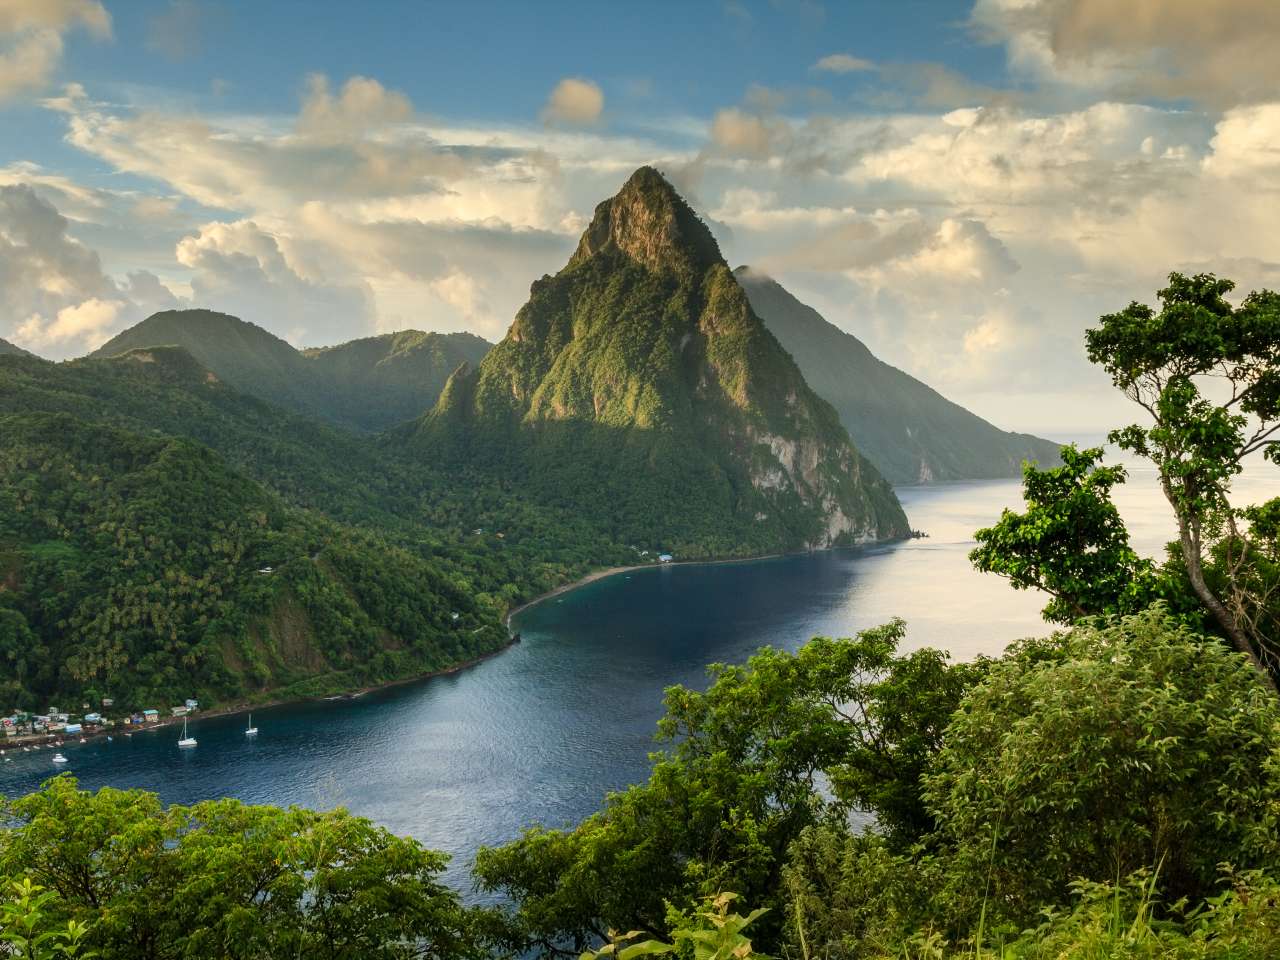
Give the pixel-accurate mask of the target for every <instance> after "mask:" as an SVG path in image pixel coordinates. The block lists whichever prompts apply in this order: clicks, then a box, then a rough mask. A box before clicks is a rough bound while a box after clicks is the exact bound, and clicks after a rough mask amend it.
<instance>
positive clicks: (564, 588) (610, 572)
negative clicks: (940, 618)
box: [506, 548, 843, 630]
mask: <svg viewBox="0 0 1280 960" xmlns="http://www.w3.org/2000/svg"><path fill="white" fill-rule="evenodd" d="M826 549H831V548H826ZM837 549H843V548H837ZM817 552H818V551H816V550H796V551H795V552H793V553H762V554H760V555H759V556H755V557H725V558H724V559H722V560H673V561H671V562H670V563H634V564H632V565H631V566H627V567H603V568H602V569H599V570H593V571H592V572H591V573H588V574H587V575H586V576H583V577H579V578H578V579H577V580H574V581H572V582H570V583H562V584H561V585H560V586H558V587H556V588H555V589H554V590H548V591H547V592H546V593H543V594H540V595H538V596H536V597H534V598H533V599H532V600H527V601H525V602H524V603H522V604H520V605H519V606H518V607H512V608H511V609H510V610H509V611H507V619H506V624H507V629H508V630H510V629H511V620H512V618H513V617H515V616H516V614H518V613H523V612H524V611H525V610H528V609H529V608H530V607H535V606H537V605H538V604H540V603H542V602H543V601H544V600H550V599H551V598H552V597H558V596H561V595H562V594H566V593H569V592H570V591H573V590H577V589H578V588H579V587H585V586H586V585H587V584H589V583H595V582H596V581H597V580H606V579H608V578H609V577H616V576H617V575H618V574H620V573H631V572H632V571H633V570H655V569H657V570H660V569H665V568H667V567H711V566H719V565H721V564H726V563H754V562H756V561H757V560H777V559H779V558H780V557H798V556H800V555H801V554H806V553H817Z"/></svg>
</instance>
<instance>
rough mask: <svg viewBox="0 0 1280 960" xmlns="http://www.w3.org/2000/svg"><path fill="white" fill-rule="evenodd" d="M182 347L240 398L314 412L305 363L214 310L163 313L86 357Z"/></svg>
mask: <svg viewBox="0 0 1280 960" xmlns="http://www.w3.org/2000/svg"><path fill="white" fill-rule="evenodd" d="M165 346H175V347H182V348H183V349H185V350H186V351H187V352H188V353H190V354H191V356H193V357H195V359H196V360H197V361H199V363H200V364H201V365H202V366H204V367H207V368H208V369H209V370H211V371H213V372H214V374H216V375H217V377H218V379H220V380H223V381H225V382H226V383H229V384H230V385H231V386H233V387H235V388H236V389H238V390H241V391H243V392H244V393H248V394H251V395H252V396H255V397H261V398H262V399H263V400H267V401H269V402H271V403H274V404H276V405H278V406H281V407H285V408H287V409H290V410H296V411H309V412H313V413H315V412H318V411H316V410H315V409H314V404H315V399H316V396H315V394H316V391H315V389H314V387H313V386H312V384H311V380H310V377H309V376H308V375H307V363H306V359H305V358H304V357H303V356H302V354H300V353H299V352H298V351H297V350H295V349H294V348H293V347H292V346H290V345H289V344H288V343H286V342H285V341H283V340H281V339H280V338H279V337H277V336H275V335H273V334H271V333H268V332H267V331H266V330H264V329H262V327H260V326H258V325H257V324H254V323H247V322H245V321H244V320H241V319H239V318H238V317H233V316H230V315H228V314H225V313H218V312H217V311H215V310H164V311H162V312H160V313H155V314H152V315H151V316H150V317H148V318H147V319H146V320H143V321H142V322H141V323H138V324H135V325H134V326H132V327H130V328H129V329H128V330H125V331H124V332H123V333H120V334H117V335H116V336H114V337H112V338H111V339H110V340H108V341H107V342H106V343H104V344H103V345H102V346H101V347H99V348H98V349H97V350H95V351H93V353H91V354H89V356H90V357H95V358H103V357H117V356H120V355H121V354H124V353H128V352H129V351H130V350H137V349H140V348H145V347H165Z"/></svg>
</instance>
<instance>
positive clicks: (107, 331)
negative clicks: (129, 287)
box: [14, 297, 128, 352]
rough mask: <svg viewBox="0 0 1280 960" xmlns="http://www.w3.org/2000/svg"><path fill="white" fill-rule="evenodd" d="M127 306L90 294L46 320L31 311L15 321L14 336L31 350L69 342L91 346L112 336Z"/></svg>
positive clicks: (97, 344) (95, 346) (84, 346)
mask: <svg viewBox="0 0 1280 960" xmlns="http://www.w3.org/2000/svg"><path fill="white" fill-rule="evenodd" d="M127 307H128V304H126V303H125V302H124V301H123V300H99V299H98V298H97V297H93V298H91V299H89V300H85V301H83V302H81V303H77V304H75V305H74V306H70V307H63V308H62V309H61V310H59V311H58V313H57V315H56V316H54V317H53V318H52V319H49V320H46V319H45V318H44V317H43V316H41V315H40V314H38V313H33V314H32V315H31V316H29V317H28V318H27V319H26V320H24V321H23V322H22V323H20V324H19V325H18V328H17V330H16V331H15V336H14V340H15V341H16V342H18V343H21V344H23V345H24V346H26V347H28V348H30V349H31V350H32V351H33V352H35V351H40V350H42V349H46V348H49V347H63V346H66V345H68V344H74V345H75V346H77V347H79V348H82V349H85V350H93V349H96V348H97V347H100V346H102V345H103V344H104V343H106V342H107V341H108V340H110V339H111V335H112V333H113V332H114V330H115V327H116V325H117V321H118V320H119V319H120V316H121V314H122V313H124V312H125V310H126V309H127Z"/></svg>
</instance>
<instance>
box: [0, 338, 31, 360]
mask: <svg viewBox="0 0 1280 960" xmlns="http://www.w3.org/2000/svg"><path fill="white" fill-rule="evenodd" d="M30 356H33V354H31V353H29V352H28V351H26V350H23V349H22V348H21V347H15V346H14V345H13V344H12V343H10V342H9V341H8V340H0V357H30Z"/></svg>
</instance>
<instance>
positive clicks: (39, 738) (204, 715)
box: [0, 636, 519, 754]
mask: <svg viewBox="0 0 1280 960" xmlns="http://www.w3.org/2000/svg"><path fill="white" fill-rule="evenodd" d="M518 642H519V641H518V640H516V638H515V637H512V636H508V637H507V642H506V643H504V644H503V645H502V646H500V647H498V648H497V649H496V650H492V651H490V652H489V653H486V654H483V655H482V656H479V657H472V658H471V659H470V660H464V661H462V662H461V663H455V664H453V665H451V666H448V667H444V668H442V669H440V670H432V671H429V672H428V673H420V674H415V675H414V676H412V677H401V678H399V679H397V680H386V681H383V682H381V683H375V684H372V685H370V686H366V687H358V688H356V689H354V690H348V691H344V692H342V693H331V694H313V695H311V696H303V697H281V698H278V699H275V700H261V701H259V700H255V701H254V702H252V703H246V702H240V703H234V704H228V705H227V706H222V707H214V708H212V709H210V710H207V711H206V710H197V711H196V712H195V713H189V714H187V715H186V716H185V717H161V718H160V719H159V720H156V721H155V722H154V723H144V724H136V725H135V724H125V725H116V726H110V727H99V728H98V729H96V730H90V731H82V732H81V733H79V734H72V735H71V736H69V737H68V736H63V735H62V734H61V733H37V734H31V735H28V736H17V737H4V738H3V739H0V752H3V753H6V754H7V753H8V752H9V751H10V750H17V749H19V748H24V750H23V752H29V751H30V750H33V749H34V750H44V749H50V748H53V747H55V746H57V747H62V746H67V745H69V744H78V743H81V742H82V741H83V742H84V743H86V744H87V743H88V742H89V741H91V740H100V739H102V738H103V737H112V738H113V739H114V737H117V736H121V737H124V736H133V735H134V734H135V733H148V732H151V731H154V730H160V729H163V728H164V727H172V726H176V725H177V724H178V723H180V722H181V721H183V720H188V721H190V720H197V721H198V720H204V719H209V720H213V719H216V718H218V717H233V716H235V715H236V714H238V713H249V712H251V711H252V710H254V709H259V708H260V709H263V710H267V709H270V708H271V707H285V706H289V705H290V704H295V703H307V702H314V701H323V700H355V699H356V698H357V697H363V696H364V695H365V694H368V693H375V692H377V691H379V690H387V689H390V688H391V687H402V686H405V685H406V684H410V683H418V682H419V681H422V680H430V679H432V678H433V677H445V676H448V675H449V674H453V673H458V672H459V671H461V670H466V669H467V668H468V667H474V666H476V665H478V664H481V663H483V662H484V661H486V660H488V659H490V658H492V657H496V656H497V655H498V654H500V653H505V652H506V651H507V650H510V649H511V648H512V647H514V646H515V645H516V644H517V643H518Z"/></svg>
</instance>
